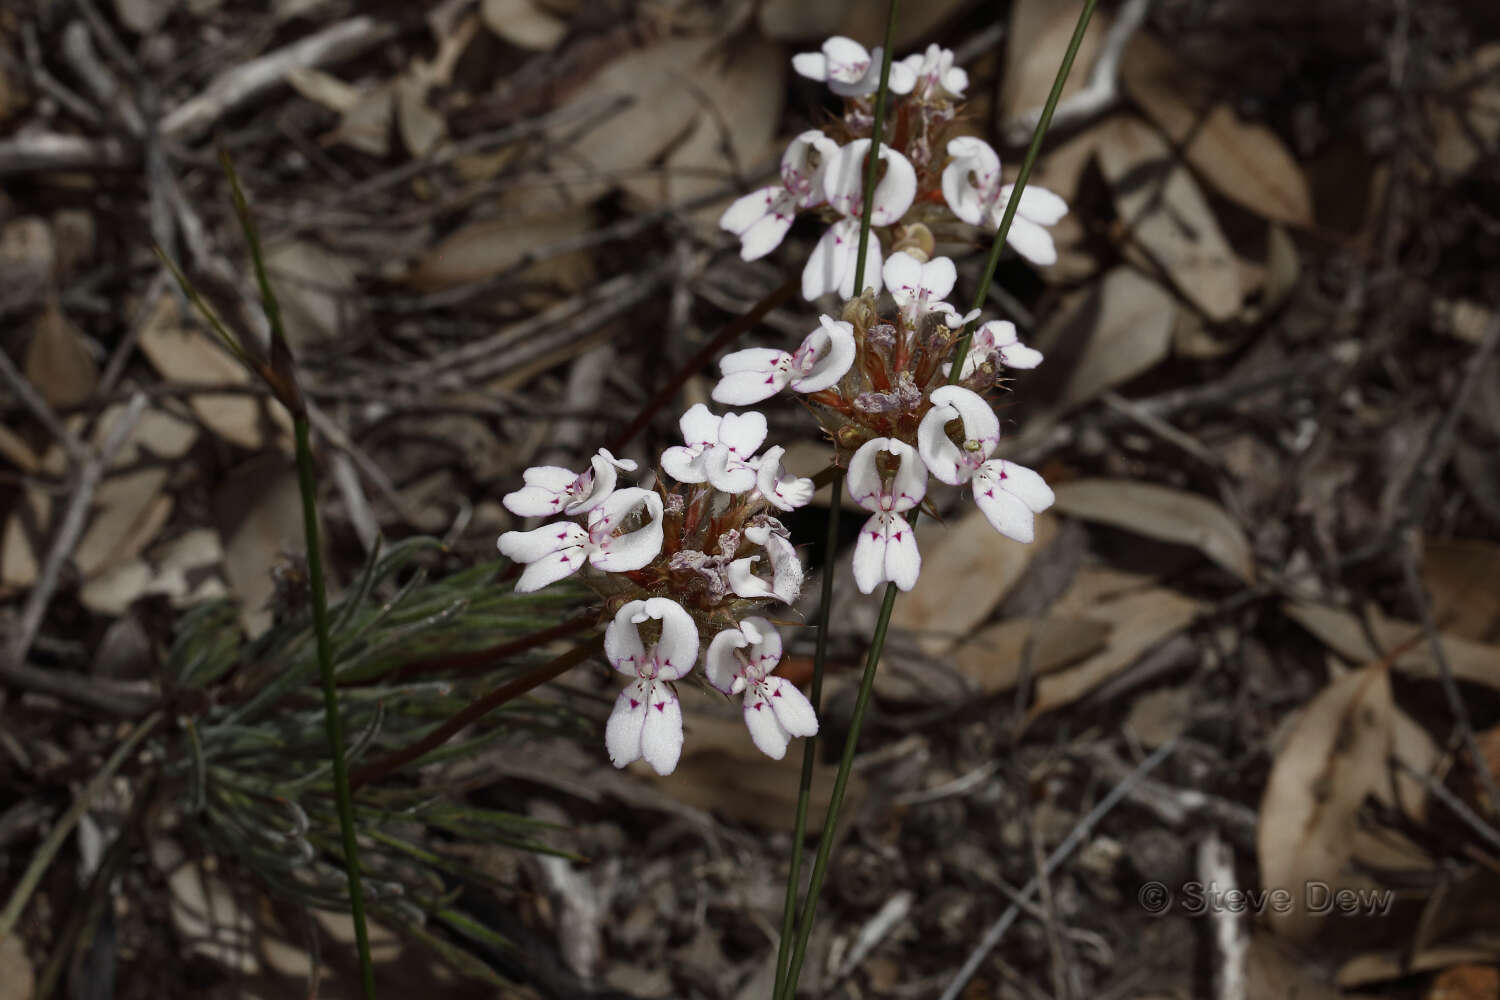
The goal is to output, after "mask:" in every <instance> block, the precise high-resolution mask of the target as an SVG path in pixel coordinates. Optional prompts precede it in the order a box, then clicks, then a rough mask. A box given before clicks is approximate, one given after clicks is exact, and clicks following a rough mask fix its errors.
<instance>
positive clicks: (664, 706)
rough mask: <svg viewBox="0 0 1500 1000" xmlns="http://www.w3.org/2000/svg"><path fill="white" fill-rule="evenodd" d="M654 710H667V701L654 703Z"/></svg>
mask: <svg viewBox="0 0 1500 1000" xmlns="http://www.w3.org/2000/svg"><path fill="white" fill-rule="evenodd" d="M656 710H657V711H658V712H665V711H666V710H667V703H666V702H664V701H659V702H657V703H656Z"/></svg>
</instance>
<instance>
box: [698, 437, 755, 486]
mask: <svg viewBox="0 0 1500 1000" xmlns="http://www.w3.org/2000/svg"><path fill="white" fill-rule="evenodd" d="M704 459H705V467H706V468H707V469H708V481H709V483H710V484H711V485H712V486H713V488H714V489H716V490H718V491H719V492H720V493H728V494H729V495H730V496H738V495H740V494H741V493H749V492H750V491H751V490H753V489H755V484H756V473H755V466H754V465H752V464H750V462H748V461H747V460H745V459H743V458H740V457H739V456H737V455H735V454H733V453H732V452H730V451H729V450H728V449H727V448H723V447H719V448H715V449H713V450H712V451H710V452H709V453H708V454H707V455H705V456H704Z"/></svg>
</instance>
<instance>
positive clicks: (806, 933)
mask: <svg viewBox="0 0 1500 1000" xmlns="http://www.w3.org/2000/svg"><path fill="white" fill-rule="evenodd" d="M1096 2H1097V0H1086V3H1085V4H1084V8H1083V11H1082V13H1080V14H1079V17H1078V24H1077V25H1076V26H1075V27H1074V29H1073V37H1072V39H1071V40H1070V41H1069V43H1068V50H1067V53H1066V54H1065V55H1064V57H1063V61H1062V64H1061V65H1060V66H1059V67H1058V71H1057V78H1056V79H1055V80H1054V81H1053V83H1052V92H1051V93H1050V94H1048V95H1047V103H1046V106H1045V107H1044V108H1043V109H1042V116H1041V119H1040V120H1039V121H1038V122H1037V127H1036V132H1035V133H1034V134H1033V135H1032V138H1031V146H1030V147H1029V148H1028V149H1027V151H1026V159H1025V160H1024V162H1023V163H1022V164H1021V173H1020V175H1019V176H1018V177H1017V178H1016V183H1015V186H1014V188H1013V189H1012V191H1011V196H1010V200H1009V201H1008V202H1007V204H1006V206H1005V214H1004V215H1003V216H1002V218H1001V220H1000V227H999V229H998V230H997V231H996V233H995V242H994V244H993V245H992V246H991V247H990V256H989V261H988V262H987V264H986V266H985V271H984V278H983V280H982V281H981V283H980V287H979V294H978V295H977V296H976V297H975V303H974V308H976V309H978V308H981V307H982V306H983V305H984V302H985V299H986V297H987V296H988V295H989V290H990V282H991V281H992V280H993V279H994V276H995V268H996V266H997V265H998V264H999V262H1000V251H1001V250H1002V249H1003V248H1004V246H1005V238H1006V236H1007V235H1008V234H1009V233H1010V227H1011V223H1012V222H1013V221H1014V219H1015V215H1016V207H1017V205H1019V204H1020V199H1021V192H1022V191H1023V190H1025V187H1026V182H1027V180H1028V179H1029V178H1030V176H1031V170H1032V167H1033V166H1034V165H1035V164H1036V158H1037V154H1038V153H1039V152H1040V151H1041V147H1042V137H1043V135H1044V134H1045V133H1046V131H1047V126H1048V125H1049V124H1050V123H1051V121H1052V113H1053V111H1055V110H1056V108H1057V101H1058V98H1059V97H1060V96H1061V94H1062V88H1063V84H1064V83H1065V82H1066V81H1067V78H1068V73H1069V71H1070V70H1071V69H1072V68H1073V60H1074V58H1075V57H1076V56H1077V54H1078V47H1079V45H1080V44H1081V43H1082V41H1083V34H1084V31H1085V30H1086V29H1087V28H1088V23H1089V19H1090V18H1091V17H1092V16H1093V13H1094V6H1095V4H1096ZM894 18H895V2H894V0H892V4H891V20H890V21H887V22H886V34H887V42H886V51H885V57H886V65H885V66H884V67H883V69H882V75H881V81H880V86H881V94H882V96H881V98H880V99H879V100H880V101H882V102H883V96H884V92H885V90H886V82H887V77H888V75H889V68H890V67H889V60H890V42H889V36H890V31H891V22H892V21H894ZM882 108H883V103H882ZM876 127H877V128H878V127H879V119H878V118H877V121H876ZM873 145H874V144H873V143H872V146H873ZM874 156H875V154H874V149H873V148H872V150H871V158H872V160H873V159H874ZM873 178H874V171H873V170H872V171H870V173H869V175H868V177H867V181H868V183H867V189H866V190H867V192H868V190H869V188H868V184H870V183H873ZM866 197H867V199H868V193H867V195H866ZM861 236H862V239H861V250H863V248H864V240H863V236H864V233H863V232H862V233H861ZM861 273H862V269H861V271H857V272H856V274H861ZM973 336H974V323H973V322H970V323H969V324H968V325H967V326H966V327H965V328H964V334H963V337H962V338H960V340H959V344H958V351H957V354H956V356H955V357H954V359H953V368H952V375H951V376H950V379H951V380H953V381H957V379H958V377H959V374H960V373H961V372H962V370H963V363H964V358H965V356H966V355H967V354H968V352H969V344H970V342H971V341H972V339H973ZM916 516H917V512H916V511H914V512H913V513H912V520H913V523H915V520H916ZM830 560H831V556H830ZM825 572H826V570H825ZM898 592H899V591H898V590H897V587H896V585H895V584H894V583H888V584H886V588H885V596H884V599H883V600H882V602H881V605H880V617H879V619H878V620H877V621H876V623H875V633H874V635H873V636H872V637H871V642H870V651H869V653H868V654H867V655H866V657H865V669H864V673H863V675H862V676H861V677H860V681H859V695H858V697H857V698H856V699H855V702H854V714H853V716H852V717H851V719H850V721H849V735H848V737H847V738H846V739H845V740H844V754H843V756H842V757H841V758H840V760H839V769H838V774H837V775H836V776H835V778H834V782H833V792H832V794H831V795H830V797H829V800H828V815H827V817H826V818H825V819H824V821H823V833H822V836H821V837H819V839H818V856H817V858H816V859H815V860H814V861H813V870H812V878H811V881H810V883H809V885H808V888H807V898H806V899H805V900H804V901H803V904H802V911H801V913H800V914H799V915H798V919H797V922H796V937H797V941H796V946H795V948H794V950H793V952H792V960H791V964H790V965H789V966H788V967H787V970H786V976H785V978H779V979H778V981H777V992H776V994H775V996H776V997H777V998H778V1000H790V998H791V997H792V996H793V995H794V994H795V993H796V990H797V980H798V977H799V976H800V975H801V972H802V963H803V961H804V960H805V959H806V957H807V942H808V939H809V937H810V936H811V933H812V924H813V919H814V917H816V915H817V911H818V894H819V892H820V891H821V890H822V888H823V879H824V877H825V876H826V874H827V870H828V858H829V856H830V855H831V854H832V852H833V843H834V838H835V833H836V831H837V828H838V820H839V812H840V811H841V810H842V808H843V804H844V791H845V789H846V787H847V786H848V783H849V774H850V771H851V769H852V767H853V764H854V752H855V749H856V748H857V747H858V745H859V735H860V730H861V729H862V728H863V725H864V717H865V711H866V709H867V708H868V707H869V704H870V697H871V694H872V693H873V692H874V690H875V669H876V667H877V666H879V664H880V655H881V652H882V651H883V650H884V649H885V637H886V632H887V630H888V629H889V628H890V624H891V612H892V610H893V609H894V608H895V606H896V594H897V593H898ZM799 805H800V801H799ZM783 944H784V939H783Z"/></svg>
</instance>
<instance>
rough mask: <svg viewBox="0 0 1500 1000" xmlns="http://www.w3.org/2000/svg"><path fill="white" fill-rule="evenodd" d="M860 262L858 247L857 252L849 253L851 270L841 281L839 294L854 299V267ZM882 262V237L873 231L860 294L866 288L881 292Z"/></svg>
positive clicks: (867, 251) (867, 249)
mask: <svg viewBox="0 0 1500 1000" xmlns="http://www.w3.org/2000/svg"><path fill="white" fill-rule="evenodd" d="M857 238H858V237H857V235H856V239H857ZM858 263H859V259H858V248H857V247H856V252H855V253H852V254H850V255H849V270H848V271H846V272H845V274H844V277H843V279H842V280H841V281H840V282H839V294H840V295H842V296H843V297H844V298H846V299H852V298H854V297H855V295H856V294H857V293H856V292H855V290H854V267H855V265H856V264H858ZM880 263H881V257H880V238H879V237H878V236H876V235H875V234H874V233H871V234H870V244H869V246H868V247H867V248H866V250H865V280H864V282H863V283H862V284H861V285H860V289H859V294H862V293H863V292H864V290H865V289H866V288H868V289H870V290H871V291H873V292H874V293H876V294H877V295H878V294H880Z"/></svg>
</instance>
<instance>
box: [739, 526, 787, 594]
mask: <svg viewBox="0 0 1500 1000" xmlns="http://www.w3.org/2000/svg"><path fill="white" fill-rule="evenodd" d="M790 534H791V533H790V532H788V531H787V530H786V526H785V525H783V524H782V523H781V522H780V521H778V520H776V519H775V518H774V517H769V516H763V517H760V518H757V519H756V520H755V521H752V522H751V523H750V524H748V525H746V526H745V539H746V541H748V542H750V543H751V544H752V545H759V546H760V547H761V548H762V549H764V550H765V552H766V563H767V564H768V566H769V568H770V570H771V578H770V579H769V580H767V579H766V578H764V577H760V576H756V575H755V570H756V563H758V562H760V558H761V557H760V556H745V557H744V558H742V559H736V560H734V561H733V562H731V563H730V564H729V569H728V578H729V589H730V590H732V591H734V593H735V596H736V597H744V598H751V599H753V598H769V599H771V600H776V601H781V602H782V603H783V604H791V603H792V602H794V601H795V600H797V597H798V596H799V595H800V594H801V593H802V560H800V559H798V558H797V549H796V547H795V546H793V545H792V543H791V539H790Z"/></svg>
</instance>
